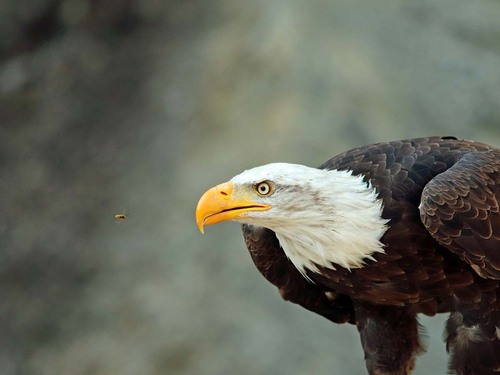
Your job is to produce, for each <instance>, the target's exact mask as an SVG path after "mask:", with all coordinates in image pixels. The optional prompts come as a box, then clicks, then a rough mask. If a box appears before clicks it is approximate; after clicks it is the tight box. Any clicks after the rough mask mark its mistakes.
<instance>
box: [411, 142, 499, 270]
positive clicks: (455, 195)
mask: <svg viewBox="0 0 500 375" xmlns="http://www.w3.org/2000/svg"><path fill="white" fill-rule="evenodd" d="M499 203H500V150H498V149H496V150H495V149H493V150H490V151H487V152H471V153H468V154H466V155H465V156H464V157H462V158H461V159H460V160H459V161H458V162H457V163H456V164H454V165H453V166H452V167H451V168H449V169H448V170H446V171H445V172H443V173H441V174H439V175H437V176H436V177H434V178H433V179H432V180H431V181H430V182H429V183H428V184H427V185H426V186H425V188H424V190H423V192H422V199H421V204H420V216H421V219H422V222H423V223H424V225H425V227H426V228H427V230H428V231H429V232H430V234H431V235H432V236H433V237H434V238H435V239H436V240H437V241H438V242H439V243H440V244H441V245H443V246H444V247H446V248H447V249H448V250H450V251H452V252H453V253H455V254H457V255H458V256H459V257H460V258H462V259H463V260H465V261H467V262H468V263H469V264H471V265H472V268H473V269H474V270H475V271H476V272H477V273H478V274H479V275H481V276H483V277H487V278H493V279H500V210H499Z"/></svg>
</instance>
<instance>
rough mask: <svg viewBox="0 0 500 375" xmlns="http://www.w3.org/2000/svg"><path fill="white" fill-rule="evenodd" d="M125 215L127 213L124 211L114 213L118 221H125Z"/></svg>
mask: <svg viewBox="0 0 500 375" xmlns="http://www.w3.org/2000/svg"><path fill="white" fill-rule="evenodd" d="M127 215H128V214H126V213H121V214H116V215H115V220H116V221H118V222H122V221H125V220H126V219H127Z"/></svg>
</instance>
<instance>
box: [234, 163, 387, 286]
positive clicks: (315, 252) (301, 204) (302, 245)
mask: <svg viewBox="0 0 500 375" xmlns="http://www.w3.org/2000/svg"><path fill="white" fill-rule="evenodd" d="M263 181H268V182H270V183H272V185H273V188H274V190H273V192H272V193H271V194H269V195H268V196H263V197H260V198H259V199H260V201H261V202H265V203H267V204H270V205H272V208H271V209H270V210H267V211H260V212H251V213H248V215H247V216H245V217H243V218H241V219H239V220H238V221H241V222H245V223H250V224H253V225H259V226H263V227H267V228H269V229H271V230H273V231H274V232H275V233H276V235H277V237H278V239H279V241H280V244H281V246H282V247H283V250H284V251H285V253H286V254H287V256H288V258H289V259H290V260H291V261H292V262H293V264H294V265H295V266H296V267H297V269H298V270H299V271H300V272H301V273H302V274H303V275H304V276H305V274H306V269H309V270H311V271H317V270H318V268H317V265H319V266H322V267H326V268H330V269H335V264H337V265H340V266H342V267H345V268H347V269H352V268H360V267H363V264H364V263H363V261H364V259H366V258H368V259H373V258H372V254H373V253H375V252H383V251H384V250H383V245H382V243H381V242H380V239H381V238H382V236H383V234H384V233H385V231H386V230H387V226H386V224H387V221H388V220H386V219H383V218H382V217H381V214H382V200H380V199H378V198H377V194H376V191H375V189H374V188H373V187H372V186H370V185H369V184H367V183H366V182H364V181H363V178H362V176H353V175H352V173H351V172H348V171H338V170H323V169H316V168H310V167H306V166H303V165H296V164H286V163H273V164H267V165H264V166H261V167H256V168H253V169H250V170H247V171H244V172H243V173H241V174H239V175H237V176H235V177H234V178H233V179H232V180H231V182H232V183H233V184H234V185H235V186H237V185H254V186H255V185H256V184H258V183H260V182H263Z"/></svg>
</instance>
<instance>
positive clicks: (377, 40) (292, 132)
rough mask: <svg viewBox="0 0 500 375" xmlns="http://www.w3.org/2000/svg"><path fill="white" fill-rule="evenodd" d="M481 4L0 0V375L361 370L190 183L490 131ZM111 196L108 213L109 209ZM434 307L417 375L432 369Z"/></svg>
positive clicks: (490, 42) (497, 67) (494, 120)
mask: <svg viewBox="0 0 500 375" xmlns="http://www.w3.org/2000/svg"><path fill="white" fill-rule="evenodd" d="M498 20H500V3H498V2H494V1H487V0H480V1H475V2H470V1H465V0H461V1H449V0H440V1H420V2H418V3H417V2H413V3H409V2H405V1H393V2H386V3H378V2H377V3H375V2H372V1H368V0H365V1H357V2H352V1H339V0H336V1H326V0H324V1H314V2H300V1H289V2H283V1H278V0H267V1H252V2H250V1H248V2H245V1H228V0H225V1H224V0H220V1H193V0H187V1H186V0H177V1H158V0H135V1H132V0H127V1H118V0H101V1H90V0H88V1H87V0H52V1H50V0H36V1H35V0H30V1H24V2H20V1H17V0H2V2H1V4H0V121H1V126H0V139H1V147H0V166H1V174H0V196H1V199H0V208H1V211H0V212H1V214H0V373H1V374H5V375H14V374H15V375H17V374H23V375H35V374H37V375H38V374H41V375H45V374H46V375H51V374H72V375H83V374H93V375H108V374H122V375H129V374H130V375H132V374H142V375H150V374H151V375H153V374H186V375H188V374H193V375H194V374H208V375H210V374H213V375H215V374H252V375H255V374H263V375H264V374H289V375H293V374H297V375H298V374H363V373H365V369H364V363H363V355H362V353H361V349H360V344H359V338H358V335H357V331H356V329H355V327H352V326H346V325H344V326H336V325H333V324H330V323H329V322H327V321H326V320H324V319H322V318H320V317H316V316H315V315H313V314H312V313H309V312H307V311H305V310H302V309H301V308H299V307H296V306H294V305H291V304H289V303H286V302H283V301H281V299H280V297H279V294H278V293H277V291H276V290H274V288H273V287H272V286H271V285H269V284H268V283H267V282H266V281H265V280H264V279H263V278H262V277H261V276H260V275H259V274H258V272H257V271H256V270H255V269H254V266H253V265H252V263H251V261H250V258H249V256H248V254H247V253H246V250H245V248H244V245H243V241H242V238H241V234H240V230H239V227H238V225H236V224H225V225H221V226H216V227H213V228H212V227H210V228H207V231H206V235H205V236H201V235H200V234H199V233H198V230H197V228H196V225H195V221H194V208H195V206H196V203H197V200H198V198H199V196H200V195H201V194H202V193H203V192H204V191H205V190H206V189H207V188H209V187H211V186H213V185H214V184H216V183H219V182H222V181H225V180H226V179H228V178H230V177H231V176H233V175H234V174H236V173H238V172H239V171H241V170H243V169H245V168H248V167H251V166H255V165H258V164H263V163H267V162H271V161H288V162H298V163H303V164H307V165H311V166H315V165H319V164H321V163H322V162H323V161H324V160H326V159H328V158H330V157H331V156H333V155H335V154H337V153H339V152H341V151H344V150H346V149H347V148H350V147H354V146H357V145H361V144H364V143H368V142H375V141H381V140H390V139H399V138H406V137H415V136H425V135H434V134H444V135H456V136H458V137H463V138H470V139H477V140H480V141H485V142H488V143H491V144H494V145H497V146H499V145H500V22H498ZM120 212H126V213H128V214H129V215H128V219H127V220H125V222H122V223H116V222H115V221H114V215H115V214H116V213H120ZM444 319H445V317H436V318H432V319H427V318H424V319H422V322H423V323H424V324H425V325H426V326H427V331H428V335H429V339H428V340H427V344H428V353H427V354H426V355H424V356H423V357H421V358H420V359H419V361H418V362H417V369H416V372H415V373H416V374H428V373H445V367H446V355H445V350H444V344H443V343H441V332H442V325H443V322H444Z"/></svg>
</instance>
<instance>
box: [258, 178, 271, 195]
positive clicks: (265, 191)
mask: <svg viewBox="0 0 500 375" xmlns="http://www.w3.org/2000/svg"><path fill="white" fill-rule="evenodd" d="M255 190H257V193H259V195H263V196H266V195H270V194H271V193H272V192H273V190H274V189H273V185H272V183H271V182H269V181H263V182H259V183H258V184H257V185H255Z"/></svg>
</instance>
